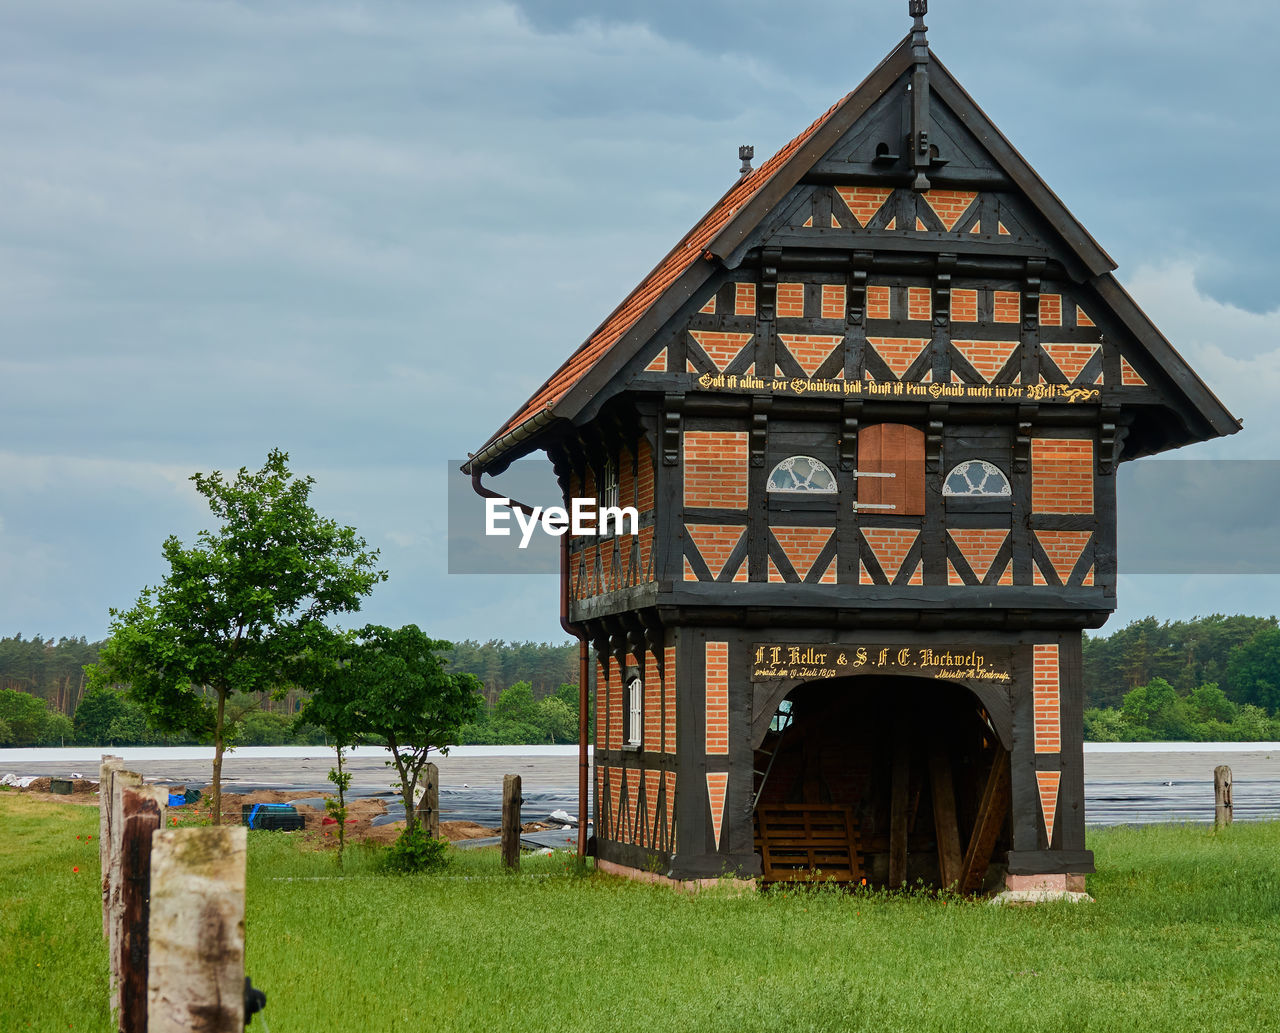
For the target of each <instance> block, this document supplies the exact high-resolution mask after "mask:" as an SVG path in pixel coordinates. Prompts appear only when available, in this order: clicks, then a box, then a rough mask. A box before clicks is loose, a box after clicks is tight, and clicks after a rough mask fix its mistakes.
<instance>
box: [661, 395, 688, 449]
mask: <svg viewBox="0 0 1280 1033" xmlns="http://www.w3.org/2000/svg"><path fill="white" fill-rule="evenodd" d="M666 401H667V406H666V409H665V410H664V411H663V413H662V465H663V466H679V465H680V428H681V423H682V422H683V414H684V395H683V394H670V395H667V400H666Z"/></svg>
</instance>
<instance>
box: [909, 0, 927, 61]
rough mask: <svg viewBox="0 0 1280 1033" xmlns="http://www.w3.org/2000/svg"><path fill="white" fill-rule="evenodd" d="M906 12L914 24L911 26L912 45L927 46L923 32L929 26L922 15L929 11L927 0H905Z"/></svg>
mask: <svg viewBox="0 0 1280 1033" xmlns="http://www.w3.org/2000/svg"><path fill="white" fill-rule="evenodd" d="M907 13H908V14H910V15H911V17H912V18H914V19H915V24H914V25H912V26H911V45H912V47H925V48H927V47H928V46H929V40H928V38H927V37H926V36H925V33H926V32H927V31H928V28H929V27H928V26H927V25H925V23H924V16H925V15H926V14H928V13H929V0H907ZM917 56H920V55H917Z"/></svg>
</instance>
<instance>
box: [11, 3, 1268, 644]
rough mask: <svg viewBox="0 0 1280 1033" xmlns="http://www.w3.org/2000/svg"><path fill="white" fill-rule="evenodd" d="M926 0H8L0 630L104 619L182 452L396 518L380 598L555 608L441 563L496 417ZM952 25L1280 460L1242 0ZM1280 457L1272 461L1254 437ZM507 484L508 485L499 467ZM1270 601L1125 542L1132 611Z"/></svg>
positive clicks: (407, 613) (142, 579) (178, 472)
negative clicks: (1171, 565)
mask: <svg viewBox="0 0 1280 1033" xmlns="http://www.w3.org/2000/svg"><path fill="white" fill-rule="evenodd" d="M906 7H907V5H906V3H905V0H875V2H870V0H861V2H858V0H839V2H837V0H791V2H789V3H786V4H779V3H777V2H768V3H765V2H763V0H733V2H727V0H707V2H702V3H696V4H691V3H688V2H687V0H686V2H680V3H677V2H673V0H657V2H651V3H636V2H613V3H609V4H598V3H589V2H586V0H561V2H556V0H532V2H525V3H498V2H489V0H468V2H467V3H444V2H426V3H422V2H414V3H410V2H403V3H393V2H378V0H366V2H363V3H356V2H346V3H344V2H327V0H305V2H288V0H284V2H272V3H266V2H263V3H235V2H216V3H215V2H198V0H194V2H193V0H184V2H177V0H167V2H166V0H112V2H111V3H109V4H104V3H101V2H99V0H40V2H39V3H28V2H23V0H0V418H2V420H3V422H2V423H0V428H2V429H0V634H13V633H15V632H19V631H21V632H23V633H25V634H28V635H30V634H32V633H36V632H39V633H43V634H45V635H53V636H58V635H80V634H84V635H87V636H89V637H90V638H97V637H101V636H102V635H103V634H105V632H106V629H107V624H108V614H107V610H108V607H111V606H117V607H127V606H128V605H130V604H131V603H132V601H133V600H134V599H135V598H136V596H137V593H138V590H139V588H141V586H142V585H144V584H148V583H155V582H157V581H158V580H159V579H160V578H161V577H162V576H163V574H164V568H163V565H162V562H161V559H160V554H159V547H160V543H161V541H162V540H163V538H164V537H165V536H166V535H167V534H169V533H176V534H178V535H179V536H180V537H182V538H183V539H184V540H190V539H191V538H192V537H193V536H194V534H195V532H196V531H198V530H199V529H200V528H202V527H205V526H208V524H209V515H208V511H207V509H206V508H205V507H204V503H203V500H201V499H199V497H198V496H196V495H195V493H194V490H193V488H192V486H191V485H190V483H189V482H188V480H187V478H188V477H189V475H190V474H191V473H192V472H193V471H196V470H202V471H208V470H211V469H224V470H234V469H235V468H238V467H240V466H243V465H247V466H250V467H253V468H256V467H257V466H260V465H261V463H262V460H263V458H264V457H265V455H266V453H267V451H268V449H270V448H271V447H273V446H279V447H281V448H283V449H285V450H286V451H288V452H289V453H290V454H291V456H292V462H293V467H294V469H295V470H298V471H300V472H304V473H310V474H312V475H313V476H314V477H315V478H316V480H317V485H316V489H315V493H314V496H313V497H314V500H315V502H316V504H317V507H318V508H319V509H320V510H321V511H322V512H325V513H327V514H329V515H332V516H335V517H337V518H339V519H340V520H343V521H344V522H348V523H352V524H354V525H356V526H357V527H358V528H359V529H360V530H361V532H362V533H363V534H364V535H365V536H366V537H367V539H368V540H369V542H370V544H372V545H374V546H376V547H378V548H379V549H381V550H382V558H383V561H384V564H385V566H386V567H387V568H388V569H389V571H390V573H391V579H390V581H389V582H387V583H386V584H384V585H382V586H380V587H379V588H378V589H377V590H376V592H375V594H374V595H373V596H372V597H371V598H370V600H369V601H368V603H367V604H366V606H365V609H364V611H363V613H362V615H361V618H360V619H361V620H363V619H368V620H374V621H378V622H381V623H388V624H402V623H406V622H410V621H412V622H415V623H418V624H420V625H422V626H423V627H424V628H425V629H426V630H427V631H428V632H429V633H431V634H433V635H436V636H438V637H453V638H463V637H471V638H478V639H487V638H506V639H518V638H533V639H553V640H559V639H561V638H563V634H562V632H561V630H560V628H559V624H558V622H557V619H556V612H557V603H556V600H557V585H556V579H555V578H554V577H551V576H545V575H542V576H540V575H523V576H512V577H503V576H496V575H491V576H483V577H482V576H457V575H455V576H450V575H448V574H447V573H446V560H445V555H446V550H445V533H446V526H445V504H444V495H445V486H446V470H447V469H448V461H449V460H450V459H451V458H456V457H459V456H463V455H465V453H466V452H467V451H469V450H474V449H475V448H476V447H477V446H479V445H480V444H481V443H482V442H483V441H484V440H485V439H486V438H487V437H488V436H489V434H490V433H492V431H494V430H495V429H496V428H497V427H498V426H499V425H500V424H501V423H502V422H503V420H504V419H505V418H506V417H507V416H509V415H510V414H511V412H513V411H514V410H515V409H516V408H517V407H518V406H519V404H520V403H521V402H523V401H524V399H525V398H526V397H527V396H528V395H529V394H530V393H531V392H532V391H533V390H534V389H535V388H536V387H537V386H538V385H539V384H540V383H541V382H542V381H543V380H544V379H545V378H546V377H547V376H548V375H549V374H550V373H551V371H552V370H553V369H554V368H555V367H556V366H557V365H558V364H559V363H560V362H561V361H562V360H563V359H564V358H565V357H566V356H567V355H568V354H569V353H570V352H571V351H572V350H573V349H574V348H575V347H576V346H577V345H578V344H579V343H581V341H582V340H583V339H584V338H585V337H586V336H587V335H588V334H589V333H590V332H591V330H592V329H594V327H595V326H596V325H597V324H598V323H599V322H600V320H601V319H602V318H603V317H604V316H605V315H607V314H608V312H609V311H610V310H611V309H612V308H613V307H614V305H616V304H617V302H618V301H619V300H621V298H622V297H623V296H624V295H625V294H626V293H627V292H628V291H629V290H630V289H631V288H632V287H633V286H634V285H635V284H636V283H637V282H638V281H639V280H640V279H641V277H642V276H643V275H644V274H645V272H647V271H648V269H649V268H650V267H651V266H652V265H653V264H654V262H655V261H656V260H657V259H658V258H660V257H661V256H662V254H663V253H665V251H666V250H667V249H668V248H669V247H670V246H671V245H672V244H673V243H674V242H675V241H676V240H677V239H678V238H679V237H680V235H682V234H683V233H684V231H685V230H687V229H688V228H689V227H690V226H691V225H692V224H693V223H694V222H695V221H696V220H697V219H698V217H699V216H700V215H701V214H702V213H703V212H704V211H705V210H706V209H707V207H709V205H710V204H711V203H712V202H713V201H714V200H715V199H716V198H717V197H718V196H719V195H720V194H721V193H722V192H723V190H724V189H725V188H726V186H728V184H729V183H730V182H731V181H732V180H733V179H734V178H735V175H736V172H737V166H738V159H737V148H738V145H739V144H741V143H752V144H754V145H755V147H756V154H757V158H758V160H763V159H764V158H765V157H767V156H768V155H769V154H771V153H772V152H773V151H774V150H775V149H776V148H777V147H779V146H780V145H781V144H783V143H784V142H785V141H786V140H788V139H789V138H790V137H791V136H793V135H795V133H797V132H798V131H799V130H801V129H802V128H803V127H804V126H806V125H808V124H809V122H810V121H812V119H813V118H814V117H816V116H817V115H818V114H819V113H820V112H822V111H824V110H825V109H826V108H827V107H828V106H829V105H830V104H831V103H832V102H833V101H834V100H836V99H837V98H838V97H839V96H841V95H842V94H843V93H845V92H847V91H848V90H849V89H851V88H853V87H854V86H856V85H857V84H858V82H860V81H861V79H862V78H863V77H864V76H865V75H866V74H867V72H869V71H870V70H871V68H872V67H873V66H874V65H875V64H876V63H877V62H878V61H879V60H880V58H881V57H883V56H884V54H885V53H887V52H888V51H889V50H890V49H891V48H892V47H893V46H894V45H895V44H896V43H897V41H898V39H899V38H900V37H901V36H902V35H903V34H904V33H905V32H906V31H907V29H908V28H909V24H910V23H909V19H908V18H907V15H906ZM932 8H933V9H932V11H931V12H930V14H929V17H928V22H929V26H930V41H931V43H932V45H933V48H934V50H935V52H936V53H937V54H938V55H939V57H940V58H941V59H942V60H943V61H944V62H945V63H946V64H947V65H948V67H949V68H950V70H951V71H952V72H953V73H954V74H955V75H956V76H957V78H958V79H959V80H960V81H961V82H962V83H963V84H964V85H965V87H966V88H967V89H968V90H969V92H970V93H971V94H972V95H973V96H974V97H975V99H976V100H977V101H978V103H979V104H981V105H982V106H983V107H984V109H985V110H986V111H987V113H988V114H989V115H990V116H991V117H992V118H993V120H994V121H995V122H996V124H997V125H999V126H1000V127H1001V129H1002V130H1003V131H1004V132H1005V134H1006V135H1007V136H1008V137H1009V138H1010V139H1011V140H1012V141H1013V143H1014V144H1015V146H1017V147H1018V148H1019V149H1020V150H1021V151H1022V153H1023V154H1024V155H1025V156H1026V157H1027V159H1028V160H1029V161H1030V162H1031V163H1032V165H1034V166H1035V167H1036V169H1037V170H1038V171H1039V172H1040V173H1041V175H1042V176H1043V177H1044V178H1045V179H1046V181H1047V182H1048V183H1049V185H1050V186H1051V187H1053V189H1054V190H1055V191H1057V193H1058V194H1059V196H1060V197H1061V198H1062V199H1063V201H1064V202H1065V203H1066V204H1067V206H1068V207H1069V208H1070V209H1071V210H1072V211H1073V212H1074V213H1075V214H1076V215H1077V216H1078V217H1079V218H1080V219H1081V221H1083V222H1084V224H1085V225H1086V226H1087V227H1088V228H1089V229H1090V230H1091V231H1092V233H1093V234H1094V236H1095V237H1096V238H1097V239H1098V240H1099V241H1100V242H1101V243H1102V245H1103V247H1105V248H1106V249H1107V250H1108V251H1109V252H1110V254H1111V255H1112V256H1113V257H1114V258H1115V259H1116V261H1117V262H1118V263H1119V270H1118V273H1117V275H1118V276H1119V277H1120V279H1121V281H1122V282H1124V283H1125V284H1126V285H1127V286H1128V287H1129V289H1130V290H1131V292H1132V293H1133V294H1134V295H1135V297H1136V298H1137V300H1138V301H1139V303H1140V304H1142V305H1143V306H1144V307H1145V308H1146V310H1147V311H1148V313H1149V314H1150V315H1151V316H1152V317H1153V318H1154V319H1155V321H1156V323H1157V324H1158V325H1159V326H1160V327H1161V328H1162V329H1163V330H1164V332H1165V333H1166V335H1167V336H1168V337H1169V338H1170V339H1171V340H1172V341H1173V342H1174V344H1175V345H1176V346H1177V347H1178V348H1179V349H1180V350H1181V351H1182V353H1183V354H1184V355H1185V356H1186V357H1187V358H1188V360H1189V361H1190V362H1191V363H1192V365H1193V366H1195V368H1196V369H1197V370H1198V371H1199V372H1200V373H1201V374H1202V375H1203V376H1204V377H1205V379H1206V380H1207V381H1208V382H1209V384H1210V385H1211V386H1212V387H1213V388H1214V389H1215V390H1216V391H1217V392H1218V393H1219V395H1220V396H1221V397H1222V398H1223V400H1224V401H1225V402H1226V403H1227V405H1228V406H1229V407H1230V408H1231V409H1232V411H1233V412H1234V413H1236V415H1238V416H1242V417H1243V418H1244V419H1245V421H1246V430H1245V431H1244V432H1243V433H1241V434H1239V435H1236V436H1235V437H1234V438H1232V439H1229V440H1226V441H1224V442H1219V443H1213V444H1210V445H1206V446H1197V447H1196V448H1194V449H1188V450H1186V451H1184V452H1183V453H1182V455H1183V456H1185V457H1187V458H1191V457H1198V458H1217V457H1231V458H1238V459H1277V458H1280V416H1278V415H1277V410H1278V408H1280V407H1277V405H1276V400H1277V399H1278V398H1280V300H1278V297H1277V291H1276V283H1277V273H1278V271H1280V270H1278V269H1277V266H1278V265H1280V262H1278V261H1277V257H1276V251H1275V243H1274V242H1275V238H1276V233H1277V230H1278V229H1280V212H1278V206H1280V201H1278V199H1277V198H1278V196H1280V195H1278V194H1277V192H1276V190H1275V189H1274V187H1273V185H1272V183H1273V180H1274V169H1275V161H1276V158H1277V157H1278V156H1280V154H1278V151H1280V144H1278V143H1277V141H1278V140H1280V116H1278V115H1277V106H1276V105H1275V103H1274V97H1275V95H1276V87H1277V78H1278V73H1277V72H1276V70H1275V65H1274V63H1273V62H1271V61H1269V60H1268V59H1266V58H1265V56H1262V57H1260V56H1259V54H1258V51H1257V50H1256V49H1255V47H1256V45H1257V44H1259V43H1261V42H1263V41H1265V40H1272V41H1273V42H1274V41H1275V40H1277V39H1280V7H1277V6H1275V5H1273V4H1271V3H1265V2H1261V0H1258V2H1246V0H1234V2H1232V0H1216V2H1214V3H1211V4H1209V3H1203V2H1201V0H1194V2H1193V0H1160V2H1157V0H1125V2H1124V3H1123V4H1117V3H1115V2H1114V0H1072V2H1071V3H1066V4H1053V5H1050V4H1028V3H1026V2H1025V0H963V2H961V0H934V3H933V4H932ZM1260 469H1264V470H1270V469H1272V468H1271V467H1269V466H1268V467H1260ZM500 484H501V482H499V485H500ZM1214 611H1228V612H1252V613H1261V614H1271V613H1277V612H1280V576H1277V575H1275V574H1271V575H1265V576H1253V577H1234V578H1232V577H1214V576H1205V575H1201V576H1178V577H1174V576H1163V577H1150V576H1144V577H1138V576H1126V577H1124V578H1123V579H1122V582H1121V586H1120V612H1119V613H1118V614H1117V617H1116V618H1113V622H1112V624H1111V625H1110V627H1115V626H1118V625H1119V624H1120V623H1122V622H1124V621H1127V620H1129V619H1132V618H1134V617H1138V616H1143V615H1145V614H1148V613H1154V614H1156V615H1157V616H1159V617H1161V618H1177V617H1188V616H1192V615H1195V614H1198V613H1207V612H1214Z"/></svg>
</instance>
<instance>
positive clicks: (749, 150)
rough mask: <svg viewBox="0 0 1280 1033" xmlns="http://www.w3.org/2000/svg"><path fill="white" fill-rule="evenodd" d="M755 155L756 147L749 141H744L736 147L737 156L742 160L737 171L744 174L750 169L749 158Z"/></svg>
mask: <svg viewBox="0 0 1280 1033" xmlns="http://www.w3.org/2000/svg"><path fill="white" fill-rule="evenodd" d="M755 156H756V149H755V148H754V147H752V146H751V145H750V144H749V143H744V144H743V145H742V146H741V147H739V148H738V158H739V159H740V160H741V161H742V168H740V169H738V172H739V173H740V174H741V175H743V176H745V175H746V174H747V173H748V172H750V171H751V159H752V158H754V157H755Z"/></svg>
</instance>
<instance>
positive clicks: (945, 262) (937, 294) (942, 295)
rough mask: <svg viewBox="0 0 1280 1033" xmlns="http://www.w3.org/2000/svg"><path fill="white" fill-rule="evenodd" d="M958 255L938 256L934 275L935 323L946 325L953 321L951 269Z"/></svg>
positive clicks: (935, 324) (941, 325) (937, 325)
mask: <svg viewBox="0 0 1280 1033" xmlns="http://www.w3.org/2000/svg"><path fill="white" fill-rule="evenodd" d="M955 264H956V256H955V255H953V254H948V253H944V254H941V255H939V256H938V266H937V271H936V272H935V273H934V275H933V325H934V326H935V327H939V328H942V327H946V326H948V325H949V324H950V323H951V270H952V269H954V268H955Z"/></svg>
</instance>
